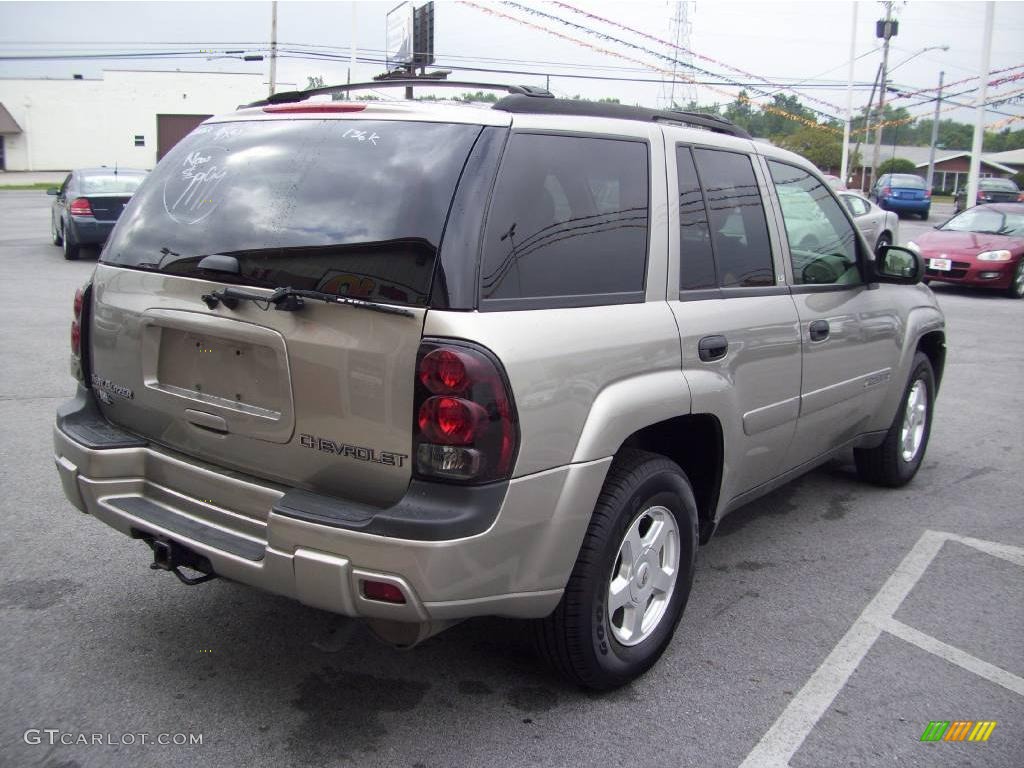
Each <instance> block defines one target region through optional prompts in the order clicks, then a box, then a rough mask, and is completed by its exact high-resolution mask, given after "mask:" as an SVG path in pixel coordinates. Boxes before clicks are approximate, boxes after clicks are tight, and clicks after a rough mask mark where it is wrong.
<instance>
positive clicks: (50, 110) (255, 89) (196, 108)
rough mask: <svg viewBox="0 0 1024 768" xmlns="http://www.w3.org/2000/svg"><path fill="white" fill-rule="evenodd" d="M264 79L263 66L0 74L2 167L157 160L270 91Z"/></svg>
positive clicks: (131, 164) (142, 164)
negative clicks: (66, 75) (252, 69)
mask: <svg viewBox="0 0 1024 768" xmlns="http://www.w3.org/2000/svg"><path fill="white" fill-rule="evenodd" d="M264 83H265V79H264V76H263V75H262V74H259V73H240V72H237V73H236V72H168V71H139V70H107V71H105V72H104V73H103V77H102V78H100V79H79V78H77V77H76V78H74V79H69V80H54V79H39V78H0V170H8V171H62V170H69V169H72V168H86V167H90V166H99V165H108V166H113V165H114V164H115V163H116V164H117V165H119V166H121V167H124V168H147V169H148V168H152V167H153V166H154V165H156V162H157V160H159V159H160V158H161V157H163V155H164V154H165V153H166V152H167V150H169V149H170V148H171V147H172V146H174V144H175V143H177V141H178V140H180V139H181V138H182V137H183V136H185V134H187V133H188V132H189V131H191V130H192V128H193V127H194V126H195V125H197V124H198V123H200V122H202V121H203V120H205V119H206V118H207V117H210V116H211V115H216V114H222V113H225V112H233V111H234V110H235V109H236V108H237V107H238V106H239V105H240V104H247V103H249V102H252V101H255V100H257V99H260V98H265V97H266V95H267V88H266V85H265V84H264ZM282 85H284V86H285V87H283V88H279V90H290V89H291V88H293V87H294V86H291V85H290V84H282ZM5 111H6V113H7V114H6V115H5Z"/></svg>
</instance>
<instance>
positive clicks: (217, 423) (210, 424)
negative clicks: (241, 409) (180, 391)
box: [185, 408, 228, 434]
mask: <svg viewBox="0 0 1024 768" xmlns="http://www.w3.org/2000/svg"><path fill="white" fill-rule="evenodd" d="M185 418H186V419H187V420H188V422H189V423H190V424H195V425H196V426H197V427H202V428H203V429H208V430H210V431H211V432H220V433H222V434H227V431H228V423H227V422H226V421H225V420H224V419H223V418H221V417H220V416H216V415H214V414H212V413H206V411H196V410H193V409H192V408H186V409H185Z"/></svg>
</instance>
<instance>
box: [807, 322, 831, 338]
mask: <svg viewBox="0 0 1024 768" xmlns="http://www.w3.org/2000/svg"><path fill="white" fill-rule="evenodd" d="M808 330H809V331H810V333H811V341H824V340H825V339H827V338H828V332H829V327H828V320H815V321H814V322H813V323H811V325H810V328H809V329H808Z"/></svg>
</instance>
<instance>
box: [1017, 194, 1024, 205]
mask: <svg viewBox="0 0 1024 768" xmlns="http://www.w3.org/2000/svg"><path fill="white" fill-rule="evenodd" d="M1017 202H1018V203H1024V192H1020V193H1018V194H1017Z"/></svg>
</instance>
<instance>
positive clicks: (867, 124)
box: [853, 64, 882, 192]
mask: <svg viewBox="0 0 1024 768" xmlns="http://www.w3.org/2000/svg"><path fill="white" fill-rule="evenodd" d="M881 74H882V65H881V64H879V65H878V71H877V72H875V82H874V83H872V84H871V95H870V96H868V105H867V107H865V109H864V143H865V144H867V143H868V141H869V140H870V139H871V105H872V104H874V103H875V88H877V87H878V76H879V75H881ZM857 136H860V130H858V131H857ZM859 152H860V139H859V138H858V139H857V146H855V147H854V148H853V154H854V157H856V155H857V154H858V153H859ZM867 175H868V172H867V168H866V167H865V166H864V163H863V162H861V164H860V191H861V192H864V191H865V186H864V182H865V181H867Z"/></svg>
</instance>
